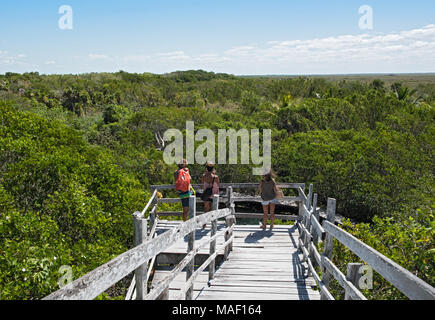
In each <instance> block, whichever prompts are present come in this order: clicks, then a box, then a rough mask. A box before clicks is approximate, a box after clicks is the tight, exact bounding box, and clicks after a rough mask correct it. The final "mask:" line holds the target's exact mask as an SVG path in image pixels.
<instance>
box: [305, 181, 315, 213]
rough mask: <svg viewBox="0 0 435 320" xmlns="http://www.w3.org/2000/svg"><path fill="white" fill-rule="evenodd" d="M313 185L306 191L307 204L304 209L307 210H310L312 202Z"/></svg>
mask: <svg viewBox="0 0 435 320" xmlns="http://www.w3.org/2000/svg"><path fill="white" fill-rule="evenodd" d="M313 188H314V186H313V184H310V187H309V189H308V196H307V204H306V207H307V209H308V211H309V210H311V201H313Z"/></svg>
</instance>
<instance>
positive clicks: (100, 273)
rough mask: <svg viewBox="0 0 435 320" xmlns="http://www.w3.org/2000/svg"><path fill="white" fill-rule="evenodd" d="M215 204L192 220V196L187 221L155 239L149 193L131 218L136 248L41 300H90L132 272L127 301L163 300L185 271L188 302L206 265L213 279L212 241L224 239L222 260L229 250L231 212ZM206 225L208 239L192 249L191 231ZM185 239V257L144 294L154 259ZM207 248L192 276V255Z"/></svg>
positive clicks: (232, 222) (213, 257) (193, 236)
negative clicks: (220, 223)
mask: <svg viewBox="0 0 435 320" xmlns="http://www.w3.org/2000/svg"><path fill="white" fill-rule="evenodd" d="M218 203H219V196H215V197H214V199H213V209H214V210H213V211H210V212H207V213H205V214H203V215H200V216H196V201H195V197H194V196H192V197H191V198H190V219H189V220H188V221H186V222H184V223H180V224H179V225H178V226H176V227H174V228H172V229H170V230H168V231H166V232H164V233H162V234H161V235H159V236H156V226H157V221H158V218H157V217H156V216H155V212H156V210H157V205H156V192H153V196H152V197H151V199H150V201H149V202H148V204H147V206H146V207H145V209H144V210H143V211H142V212H137V213H135V214H134V225H135V244H136V246H135V247H134V248H132V249H130V250H129V251H127V252H125V253H123V254H121V255H119V256H118V257H116V258H115V259H113V260H111V261H109V262H108V263H106V264H104V265H102V266H100V267H98V268H97V269H95V270H93V271H91V272H89V273H88V274H86V275H84V276H83V277H81V278H79V279H77V280H75V281H74V282H72V283H70V284H68V285H66V286H65V287H63V288H61V289H59V290H58V291H56V292H54V293H52V294H50V295H49V296H47V297H45V298H44V300H90V299H94V298H96V297H97V296H98V295H100V294H101V293H102V292H104V291H105V290H107V289H108V288H110V287H111V286H113V285H114V284H116V283H117V282H118V281H120V280H121V279H123V278H124V277H126V276H127V275H129V274H130V273H131V272H133V271H135V278H134V281H133V282H132V284H131V285H130V288H129V290H128V293H127V295H128V296H129V297H130V298H131V297H135V298H136V299H138V300H142V299H155V298H161V299H164V298H167V293H168V288H169V287H168V285H169V283H170V282H171V280H173V279H174V277H175V275H176V274H178V273H179V272H181V270H182V269H183V268H185V267H187V279H186V285H185V287H184V288H183V289H182V290H181V293H182V294H185V298H186V299H191V298H192V292H193V282H194V281H195V279H196V278H197V276H198V274H199V273H200V272H201V271H203V270H204V269H205V268H206V267H207V266H209V265H210V268H209V276H210V278H211V279H212V278H213V277H214V270H215V263H214V262H215V258H216V255H217V252H218V250H217V248H216V238H217V237H218V236H220V235H222V234H224V235H225V243H224V244H223V245H222V247H223V248H224V250H225V258H227V257H228V254H229V252H230V250H231V247H232V241H233V232H232V231H233V228H234V224H235V217H234V215H233V209H232V208H231V207H230V208H225V209H220V210H218V209H217V208H218ZM151 206H152V209H151V211H150V219H154V221H152V224H151V230H150V233H149V234H147V223H148V222H149V221H148V220H147V219H145V213H146V211H147V210H148V209H149V208H150V207H151ZM153 213H154V214H153ZM153 215H154V218H153ZM222 218H225V219H226V222H227V228H226V229H225V230H223V231H221V232H220V233H216V229H217V220H218V219H222ZM206 223H211V224H212V233H211V237H210V239H208V240H207V241H206V242H204V243H201V244H200V245H199V246H197V247H195V246H194V245H195V230H196V229H197V228H200V227H201V226H203V225H204V224H206ZM187 235H188V236H189V244H188V253H187V256H186V257H185V258H184V259H183V261H182V262H181V263H180V264H179V265H178V266H177V267H176V268H175V269H174V270H173V271H172V272H171V274H170V275H169V276H168V277H167V278H166V279H164V280H163V281H161V282H159V284H157V285H156V286H155V287H154V288H152V289H151V291H150V292H148V290H147V281H148V278H149V275H150V270H151V268H152V264H153V261H154V259H155V257H156V256H157V255H158V254H159V253H161V252H163V251H164V250H166V249H168V248H169V247H171V246H172V245H173V244H175V243H176V242H177V241H178V240H180V239H183V238H184V237H185V236H187ZM207 244H210V257H209V258H208V259H207V261H206V262H205V263H203V264H202V265H201V266H200V267H199V268H198V269H197V270H196V271H195V272H193V270H194V265H193V263H194V259H195V255H196V254H197V252H198V251H199V249H200V248H202V247H204V246H205V245H207ZM150 261H151V263H150Z"/></svg>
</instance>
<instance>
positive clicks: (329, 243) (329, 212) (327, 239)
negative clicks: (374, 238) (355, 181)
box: [321, 198, 336, 300]
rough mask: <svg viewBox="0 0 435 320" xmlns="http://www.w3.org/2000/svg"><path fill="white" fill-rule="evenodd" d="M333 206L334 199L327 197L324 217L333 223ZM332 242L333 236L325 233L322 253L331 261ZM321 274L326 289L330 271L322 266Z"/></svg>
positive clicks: (334, 203) (322, 297) (323, 297)
mask: <svg viewBox="0 0 435 320" xmlns="http://www.w3.org/2000/svg"><path fill="white" fill-rule="evenodd" d="M335 206H336V200H335V199H332V198H328V207H327V209H326V219H327V220H328V221H329V222H331V223H334V222H335ZM333 244H334V237H333V236H332V235H331V234H329V233H327V234H326V237H325V250H324V252H323V255H324V256H325V257H327V258H328V259H330V260H331V261H332V248H333ZM322 271H323V274H322V282H323V283H324V285H325V286H326V288H327V289H329V282H330V280H331V277H332V275H331V273H330V272H329V271H328V270H327V269H326V267H323V270H322ZM321 299H322V300H325V299H326V297H325V296H324V295H323V294H322V295H321Z"/></svg>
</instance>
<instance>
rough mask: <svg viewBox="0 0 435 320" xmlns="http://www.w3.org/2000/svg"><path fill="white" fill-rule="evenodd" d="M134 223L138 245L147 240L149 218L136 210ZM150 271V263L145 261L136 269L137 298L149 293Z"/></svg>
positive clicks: (135, 240) (142, 297)
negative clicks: (148, 273)
mask: <svg viewBox="0 0 435 320" xmlns="http://www.w3.org/2000/svg"><path fill="white" fill-rule="evenodd" d="M133 224H134V245H135V246H138V245H140V244H142V243H144V242H146V241H147V220H145V219H144V217H142V216H141V212H135V213H134V215H133ZM147 272H148V263H144V264H143V265H141V266H140V267H139V268H137V269H136V271H135V280H136V300H143V299H144V297H145V295H146V294H147V283H146V280H145V279H146V275H147Z"/></svg>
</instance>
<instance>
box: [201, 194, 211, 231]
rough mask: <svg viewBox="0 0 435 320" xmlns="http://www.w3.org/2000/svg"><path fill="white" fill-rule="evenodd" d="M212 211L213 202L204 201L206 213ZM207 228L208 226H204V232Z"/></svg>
mask: <svg viewBox="0 0 435 320" xmlns="http://www.w3.org/2000/svg"><path fill="white" fill-rule="evenodd" d="M209 211H211V202H210V201H204V213H206V212H209ZM205 227H207V225H206V224H204V225H203V226H202V229H203V230H204V229H205Z"/></svg>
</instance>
